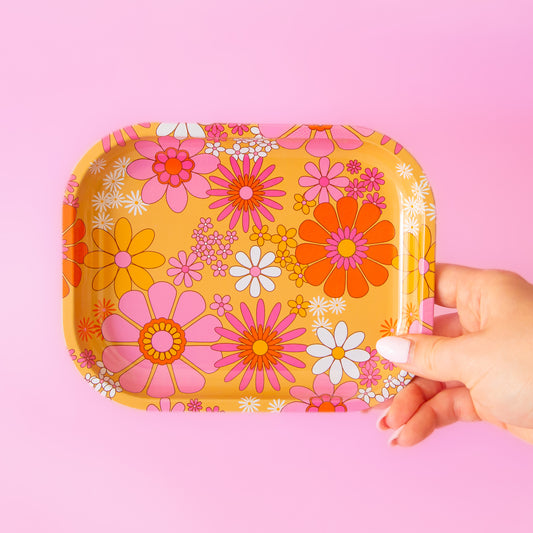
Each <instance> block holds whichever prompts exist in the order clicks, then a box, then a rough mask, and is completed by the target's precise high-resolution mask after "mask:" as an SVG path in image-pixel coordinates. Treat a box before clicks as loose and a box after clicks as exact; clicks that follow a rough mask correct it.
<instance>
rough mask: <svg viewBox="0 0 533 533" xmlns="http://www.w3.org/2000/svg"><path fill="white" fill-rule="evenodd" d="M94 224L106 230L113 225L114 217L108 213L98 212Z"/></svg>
mask: <svg viewBox="0 0 533 533" xmlns="http://www.w3.org/2000/svg"><path fill="white" fill-rule="evenodd" d="M93 226H94V227H95V228H98V229H103V230H106V231H107V230H110V229H111V228H112V227H113V219H112V218H111V217H110V216H109V215H108V214H107V213H98V214H97V215H96V216H95V217H94V218H93Z"/></svg>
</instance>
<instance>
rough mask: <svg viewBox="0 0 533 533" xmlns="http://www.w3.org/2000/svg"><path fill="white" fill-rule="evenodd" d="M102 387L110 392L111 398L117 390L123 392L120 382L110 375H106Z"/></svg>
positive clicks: (106, 391) (107, 392)
mask: <svg viewBox="0 0 533 533" xmlns="http://www.w3.org/2000/svg"><path fill="white" fill-rule="evenodd" d="M102 389H103V390H104V391H105V393H106V394H109V398H113V397H114V396H115V394H116V393H117V392H122V387H121V386H120V384H119V382H118V381H117V382H115V381H113V380H112V379H111V378H110V377H108V376H106V377H105V378H104V380H103V384H102Z"/></svg>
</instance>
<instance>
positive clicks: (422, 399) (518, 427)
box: [378, 264, 533, 446]
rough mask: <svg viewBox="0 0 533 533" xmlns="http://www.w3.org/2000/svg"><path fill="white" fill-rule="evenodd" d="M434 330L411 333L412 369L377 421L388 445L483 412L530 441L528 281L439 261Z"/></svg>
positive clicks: (531, 302)
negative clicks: (440, 309) (389, 432)
mask: <svg viewBox="0 0 533 533" xmlns="http://www.w3.org/2000/svg"><path fill="white" fill-rule="evenodd" d="M435 298H436V303H437V304H438V305H441V306H444V307H447V308H453V309H456V310H457V311H456V312H453V313H450V314H446V315H442V316H439V317H436V319H435V328H434V335H431V336H430V335H403V336H402V337H404V338H407V339H410V340H411V341H412V344H411V348H410V351H409V359H408V362H407V363H402V364H400V363H397V366H399V367H401V368H403V369H404V370H407V371H408V372H412V373H414V374H416V375H417V377H416V378H414V379H413V381H412V382H411V383H410V384H409V385H408V386H407V387H406V388H405V389H403V390H401V391H400V392H399V393H398V395H397V396H395V397H394V399H393V400H392V402H391V403H390V408H389V411H388V412H387V414H386V416H385V417H384V418H382V419H381V420H380V421H379V422H378V427H379V428H380V429H383V430H386V429H398V428H400V427H401V426H402V425H404V424H405V426H404V427H403V428H402V429H401V431H400V433H399V435H398V436H397V437H395V438H394V439H393V440H392V441H391V444H392V445H399V446H412V445H414V444H417V443H418V442H420V441H422V440H424V439H425V438H426V437H428V436H429V435H430V434H431V433H432V432H433V431H434V430H435V429H436V428H439V427H442V426H446V425H448V424H453V423H454V422H457V421H464V422H473V421H479V420H484V421H486V422H489V423H491V424H494V425H496V426H498V427H500V428H503V429H505V430H507V431H509V432H510V433H512V434H513V435H515V436H517V437H519V438H520V439H522V440H524V441H526V442H528V443H531V444H533V285H531V284H530V283H528V282H527V281H526V280H525V279H523V278H522V277H520V276H519V275H517V274H514V273H512V272H506V271H500V270H478V269H473V268H468V267H463V266H457V265H448V264H440V265H437V270H436V289H435Z"/></svg>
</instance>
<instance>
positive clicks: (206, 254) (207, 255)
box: [200, 244, 216, 265]
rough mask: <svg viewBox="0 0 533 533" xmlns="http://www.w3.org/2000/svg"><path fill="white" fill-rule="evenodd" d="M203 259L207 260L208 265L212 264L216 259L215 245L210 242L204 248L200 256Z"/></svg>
mask: <svg viewBox="0 0 533 533" xmlns="http://www.w3.org/2000/svg"><path fill="white" fill-rule="evenodd" d="M200 259H201V260H202V261H205V263H206V265H210V264H211V263H212V262H213V261H215V260H216V257H215V250H214V249H213V247H212V246H211V245H210V244H208V245H206V246H205V247H204V248H203V249H202V255H201V256H200Z"/></svg>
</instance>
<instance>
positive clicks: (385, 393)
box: [376, 387, 391, 403]
mask: <svg viewBox="0 0 533 533" xmlns="http://www.w3.org/2000/svg"><path fill="white" fill-rule="evenodd" d="M390 397H391V396H390V394H389V390H388V389H387V388H385V387H383V388H382V389H381V394H376V400H377V401H378V402H380V403H383V402H384V401H386V400H388V399H389V398H390Z"/></svg>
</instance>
